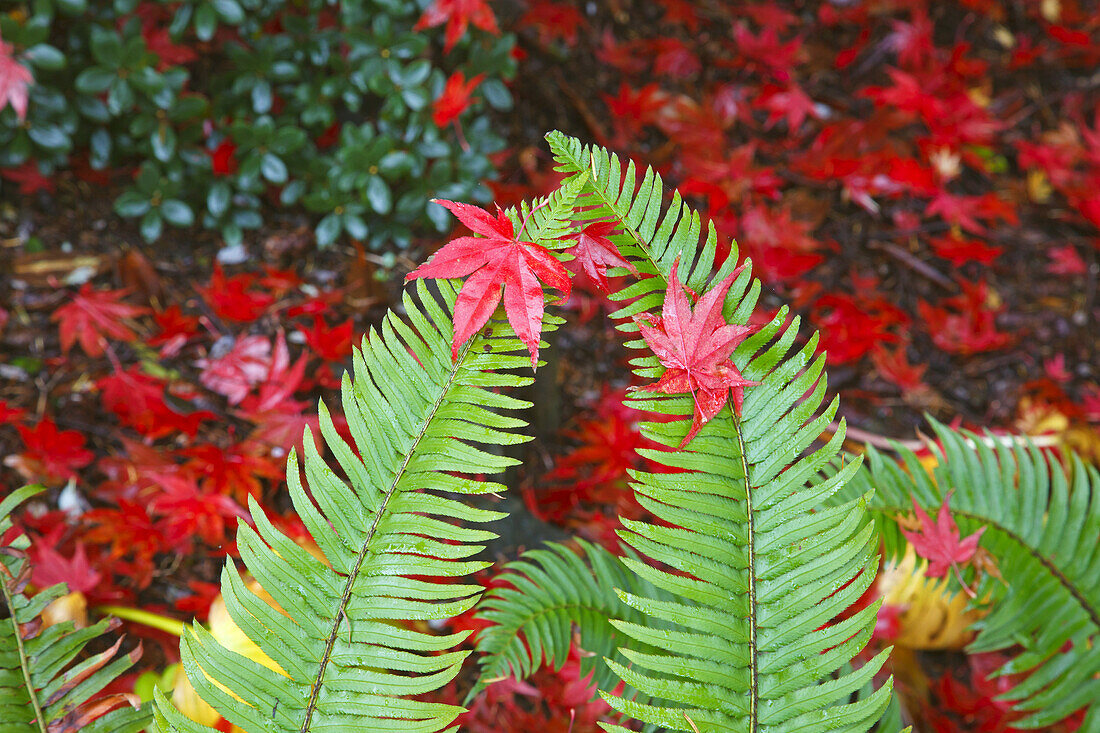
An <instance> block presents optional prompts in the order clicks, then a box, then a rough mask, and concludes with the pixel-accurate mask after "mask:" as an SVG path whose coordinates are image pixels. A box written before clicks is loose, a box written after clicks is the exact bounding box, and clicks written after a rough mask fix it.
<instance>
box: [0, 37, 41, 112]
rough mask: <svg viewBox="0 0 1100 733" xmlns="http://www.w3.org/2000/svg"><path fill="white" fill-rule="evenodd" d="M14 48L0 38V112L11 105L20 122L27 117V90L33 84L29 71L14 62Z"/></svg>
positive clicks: (32, 77)
mask: <svg viewBox="0 0 1100 733" xmlns="http://www.w3.org/2000/svg"><path fill="white" fill-rule="evenodd" d="M14 50H15V49H14V48H13V47H12V45H11V44H10V43H4V40H3V39H2V38H0V110H2V109H4V107H5V106H6V105H9V104H10V105H11V108H12V109H14V110H15V116H16V117H17V118H18V119H19V121H20V122H22V121H23V120H24V119H26V117H27V101H28V93H27V89H28V88H29V87H30V85H31V84H33V83H34V76H33V75H32V74H31V72H30V70H29V69H28V68H27V67H26V66H23V64H21V63H19V62H18V61H16V60H15V58H14V56H13V52H14Z"/></svg>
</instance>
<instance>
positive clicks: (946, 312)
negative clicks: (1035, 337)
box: [917, 280, 1012, 355]
mask: <svg viewBox="0 0 1100 733" xmlns="http://www.w3.org/2000/svg"><path fill="white" fill-rule="evenodd" d="M959 285H960V286H962V289H963V292H962V294H961V295H953V296H951V297H950V298H945V299H944V300H943V301H941V303H940V305H939V306H934V305H931V304H929V303H926V302H925V301H923V300H918V301H917V312H918V313H919V314H920V317H921V319H922V320H923V321H924V322H925V325H926V328H927V329H928V332H929V334H931V336H932V343H934V344H935V345H936V346H937V347H939V348H940V349H942V350H944V351H947V352H950V353H952V354H963V355H968V354H977V353H980V352H982V351H994V350H996V349H1001V348H1004V347H1005V346H1008V345H1009V344H1010V343H1011V342H1012V337H1011V336H1010V335H1009V334H1007V333H1002V332H1000V331H998V330H997V315H998V314H999V313H1000V312H1001V311H1003V310H1004V307H1003V306H1000V307H994V306H992V305H991V303H990V296H989V289H988V287H987V286H986V284H985V281H984V280H979V281H978V282H976V283H970V282H965V281H960V283H959Z"/></svg>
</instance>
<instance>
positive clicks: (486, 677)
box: [467, 540, 667, 700]
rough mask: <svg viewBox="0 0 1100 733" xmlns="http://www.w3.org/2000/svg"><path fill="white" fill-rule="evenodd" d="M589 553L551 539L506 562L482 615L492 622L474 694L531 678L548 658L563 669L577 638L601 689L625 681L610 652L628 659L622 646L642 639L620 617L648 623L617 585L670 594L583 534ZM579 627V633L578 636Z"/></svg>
mask: <svg viewBox="0 0 1100 733" xmlns="http://www.w3.org/2000/svg"><path fill="white" fill-rule="evenodd" d="M577 544H578V545H580V548H581V550H582V551H583V553H584V555H583V558H582V556H581V555H579V554H577V553H576V552H574V551H573V550H571V549H570V548H569V547H568V546H566V545H562V544H559V543H553V542H552V543H548V544H547V545H546V548H545V549H540V550H530V551H528V552H525V553H524V554H523V557H522V558H521V559H519V560H517V561H516V562H512V563H509V564H507V565H505V566H504V568H503V570H504V572H503V573H502V574H501V575H500V577H499V580H500V581H502V582H504V583H507V586H503V587H500V588H495V589H493V590H491V591H489V593H487V594H486V595H485V598H484V599H482V601H481V602H480V603H479V604H478V613H477V615H478V617H479V618H480V619H481V620H483V621H488V622H490V623H491V624H492V625H491V626H489V627H488V628H486V629H485V630H484V631H483V632H481V634H480V635H479V637H478V643H477V651H478V653H479V654H480V655H481V657H480V660H479V661H480V663H481V674H480V676H479V678H478V682H477V685H475V686H474V688H473V689H472V690H471V691H470V694H469V695H468V696H467V699H468V700H469V699H470V698H473V697H475V696H476V695H477V694H478V693H479V692H480V691H481V690H482V689H484V687H485V685H487V684H489V683H490V682H492V681H493V680H495V679H500V678H503V677H511V676H514V677H517V678H520V679H522V678H524V677H526V676H528V675H529V674H531V673H532V672H534V671H535V670H536V669H538V668H539V667H541V666H543V665H549V666H551V667H553V668H555V669H560V668H561V666H562V665H563V664H565V660H566V657H567V656H568V655H569V647H570V646H571V645H572V644H573V643H574V642H576V643H577V644H578V646H579V648H580V649H581V650H583V653H582V656H581V674H582V675H588V673H589V672H594V675H593V681H594V682H595V683H596V685H597V686H598V687H599V689H601V690H610V689H613V688H614V687H615V685H616V684H618V677H617V676H616V675H615V673H614V672H613V671H612V670H611V668H610V667H608V666H607V663H606V659H614V660H616V661H618V662H620V663H621V662H623V661H625V659H626V658H625V657H624V656H623V655H622V651H621V649H620V647H625V646H631V647H637V646H639V645H638V644H636V643H634V642H633V640H632V639H630V637H624V636H623V635H622V634H621V633H620V632H619V631H618V630H617V629H616V628H615V626H614V625H612V622H613V621H632V622H635V623H644V622H645V617H644V616H643V614H642V613H641V612H640V611H637V610H635V609H634V608H631V607H630V606H629V605H627V604H626V603H624V602H623V601H622V599H621V598H619V596H618V595H617V593H616V591H615V589H616V588H619V589H625V590H626V591H627V592H629V593H631V594H635V595H638V594H644V595H649V596H657V597H661V598H664V597H667V594H664V593H663V592H662V591H661V589H660V588H657V587H656V586H654V585H653V584H651V583H649V582H647V581H646V580H645V579H644V578H642V577H640V576H638V575H635V574H634V573H632V572H630V570H629V569H628V568H627V567H626V566H625V565H624V564H623V562H622V560H620V559H619V558H618V557H616V556H615V555H612V554H611V553H610V552H609V551H607V550H606V549H604V548H602V547H600V546H598V545H592V544H589V543H587V542H585V541H584V540H577ZM574 627H576V629H577V630H578V633H579V636H578V638H577V639H574V638H573V629H574Z"/></svg>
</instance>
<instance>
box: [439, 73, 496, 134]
mask: <svg viewBox="0 0 1100 733" xmlns="http://www.w3.org/2000/svg"><path fill="white" fill-rule="evenodd" d="M484 78H485V74H478V75H477V76H475V77H474V78H473V79H470V81H466V75H465V74H463V73H462V72H461V71H456V72H455V73H453V74H451V75H450V77H448V79H447V83H446V85H445V86H444V87H443V92H442V93H441V94H440V95H439V97H437V98H436V100H435V101H434V102H432V121H433V122H435V124H436V126H437V127H445V126H447V125H448V124H450V123H451V122H453V121H454V120H457V119H458V118H459V115H461V114H462V113H463V112H465V111H466V110H467V109H468V108H469V106H470V95H471V94H472V93H473V91H474V89H476V88H477V85H478V84H480V83H481V80H482V79H484Z"/></svg>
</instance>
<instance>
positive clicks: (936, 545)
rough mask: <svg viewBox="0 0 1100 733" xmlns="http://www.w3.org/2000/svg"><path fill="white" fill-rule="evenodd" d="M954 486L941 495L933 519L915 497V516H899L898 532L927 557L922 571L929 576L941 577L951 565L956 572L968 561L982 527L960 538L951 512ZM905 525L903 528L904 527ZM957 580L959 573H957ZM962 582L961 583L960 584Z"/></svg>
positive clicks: (982, 530)
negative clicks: (912, 517)
mask: <svg viewBox="0 0 1100 733" xmlns="http://www.w3.org/2000/svg"><path fill="white" fill-rule="evenodd" d="M954 492H955V490H954V489H952V490H951V491H948V492H947V495H946V496H944V497H943V504H941V505H940V510H939V513H938V514H937V515H936V521H935V522H933V521H932V518H931V517H929V516H928V514H927V513H926V512H925V511H924V510H923V509H921V508H920V506H919V505H918V504H917V500H916V498H915V497H914V499H913V511H914V512H916V515H917V518H916V520H913V519H908V518H904V517H899V524H900V525H901V526H900V529H901V533H902V534H903V535H905V539H907V540H908V541H909V544H911V545H912V546H913V550H914V551H915V552H916V553H917V555H919V556H920V557H923V558H924V559H925V560H927V561H928V569H927V570H925V571H924V574H925V576H927V577H929V578H942V577H943V576H944V575H946V574H947V571H948V570H951V569H954V570H955V573H956V575H959V565H960V564H965V563H968V562H970V560H971V558H973V557H974V554H975V553H976V552H977V551H978V540H980V539H981V537H982V533H983V532H985V530H986V528H985V527H982V528H981V529H979V530H978V531H977V532H975V533H974V534H972V535H970V536H969V537H966V538H965V539H960V536H959V527H958V525H956V524H955V519H954V517H952V516H951V509H950V507H949V506H948V505H949V504H950V503H951V494H953V493H954ZM907 526H908V527H909V529H907V528H906V527H907ZM959 582H962V576H961V575H959ZM964 585H965V584H964Z"/></svg>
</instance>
